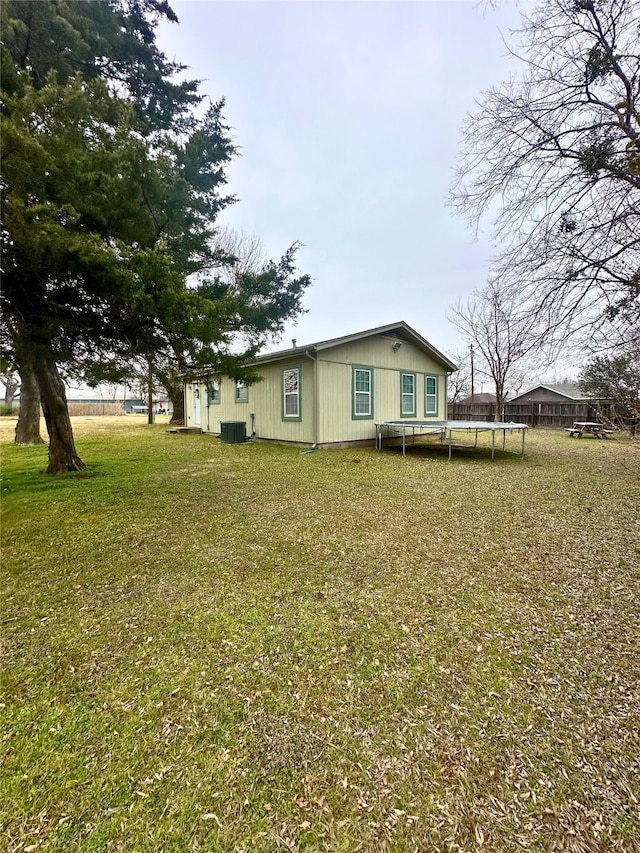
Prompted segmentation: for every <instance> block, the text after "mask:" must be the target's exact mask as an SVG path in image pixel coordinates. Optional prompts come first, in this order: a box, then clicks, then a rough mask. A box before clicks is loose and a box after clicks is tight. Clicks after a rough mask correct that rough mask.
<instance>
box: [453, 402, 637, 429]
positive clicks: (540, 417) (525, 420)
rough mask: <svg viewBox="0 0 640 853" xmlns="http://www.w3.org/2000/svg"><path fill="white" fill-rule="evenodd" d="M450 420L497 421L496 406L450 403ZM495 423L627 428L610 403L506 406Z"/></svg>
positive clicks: (515, 404)
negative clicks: (601, 424)
mask: <svg viewBox="0 0 640 853" xmlns="http://www.w3.org/2000/svg"><path fill="white" fill-rule="evenodd" d="M449 419H450V420H452V421H493V420H496V406H495V403H473V404H462V403H449ZM498 420H504V421H514V422H515V423H521V424H527V426H530V427H538V426H541V427H570V426H573V424H574V422H575V421H600V420H605V421H610V422H612V423H615V424H618V425H620V426H624V427H626V428H628V427H629V425H630V424H629V423H626V419H625V418H623V417H619V416H618V415H617V413H616V408H615V405H613V404H612V403H610V402H607V401H602V402H597V401H595V400H594V401H593V402H591V403H584V402H576V403H552V402H549V401H547V402H544V403H505V406H504V416H503V417H502V418H498Z"/></svg>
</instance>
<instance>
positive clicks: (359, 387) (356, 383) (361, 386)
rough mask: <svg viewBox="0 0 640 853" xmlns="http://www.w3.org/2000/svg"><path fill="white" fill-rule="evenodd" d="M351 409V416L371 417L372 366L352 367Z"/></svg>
mask: <svg viewBox="0 0 640 853" xmlns="http://www.w3.org/2000/svg"><path fill="white" fill-rule="evenodd" d="M352 386H353V411H352V417H353V418H354V419H356V418H372V417H373V368H371V367H356V366H355V365H354V367H353V374H352Z"/></svg>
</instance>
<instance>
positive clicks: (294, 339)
mask: <svg viewBox="0 0 640 853" xmlns="http://www.w3.org/2000/svg"><path fill="white" fill-rule="evenodd" d="M291 343H292V344H293V348H294V349H295V348H296V344H297V340H296V338H291Z"/></svg>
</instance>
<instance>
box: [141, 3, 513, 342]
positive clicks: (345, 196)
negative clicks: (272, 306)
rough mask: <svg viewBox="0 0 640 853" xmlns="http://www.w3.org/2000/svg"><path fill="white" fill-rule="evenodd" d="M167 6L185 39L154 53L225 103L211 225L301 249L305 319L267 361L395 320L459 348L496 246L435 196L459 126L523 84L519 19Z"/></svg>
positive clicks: (460, 10)
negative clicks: (307, 282)
mask: <svg viewBox="0 0 640 853" xmlns="http://www.w3.org/2000/svg"><path fill="white" fill-rule="evenodd" d="M171 5H172V7H173V8H174V10H175V11H176V13H177V15H178V17H179V19H180V24H179V25H174V24H173V25H163V26H162V27H161V29H160V30H159V39H158V41H159V45H160V48H161V49H162V50H163V51H164V52H165V53H166V54H167V55H168V56H169V58H171V59H176V60H177V61H179V62H182V63H184V64H186V65H188V66H189V76H190V77H196V78H198V79H200V80H201V81H202V84H201V90H202V92H204V93H206V94H207V95H208V96H209V97H210V98H211V99H212V100H218V99H220V98H221V97H224V98H226V108H225V116H226V119H227V121H228V123H229V124H230V125H231V127H232V129H233V136H234V139H235V141H236V143H237V145H238V146H239V148H240V156H239V157H237V158H236V160H235V161H234V163H233V164H232V165H231V166H230V167H229V168H228V172H227V174H228V179H229V190H230V192H232V193H233V194H235V195H237V196H238V199H239V200H238V202H237V204H235V205H233V206H232V207H231V208H229V209H228V210H227V211H225V213H224V214H223V216H222V217H221V220H220V222H221V224H227V225H229V226H232V227H233V228H235V229H239V230H243V231H245V232H247V233H249V234H253V235H256V236H257V237H259V238H260V239H261V240H262V241H263V243H264V245H265V248H266V250H267V252H268V253H269V256H270V257H274V258H277V257H280V255H282V253H283V252H284V251H285V249H286V248H287V247H288V246H290V245H291V244H292V243H293V242H294V241H300V242H301V243H302V244H303V248H301V249H300V251H299V254H298V262H299V268H300V270H301V271H302V272H304V273H309V274H310V275H311V276H312V279H313V285H312V287H311V288H310V290H309V291H308V293H307V296H306V298H305V308H306V309H307V313H306V314H304V315H303V316H302V317H300V319H299V320H298V321H297V323H296V324H295V325H293V324H290V325H289V326H288V327H287V330H286V333H285V336H284V338H283V340H282V341H281V342H280V344H279V345H278V347H284V346H290V343H291V338H296V339H297V342H298V344H305V343H313V342H316V341H321V340H325V339H327V338H332V337H337V336H339V335H343V334H349V333H351V332H357V331H361V330H363V329H368V328H372V327H375V326H379V325H384V324H386V323H391V322H394V321H397V320H405V321H406V322H407V323H409V325H411V326H413V327H414V328H415V329H416V331H418V332H419V333H420V334H422V335H423V336H424V337H426V338H427V339H428V340H429V341H430V342H431V343H432V344H433V345H434V346H436V347H437V348H438V349H440V350H442V351H443V352H446V353H447V354H449V355H452V354H453V353H454V352H455V351H456V350H461V349H462V348H463V346H464V345H463V342H462V340H461V338H460V336H459V334H458V333H457V331H456V330H455V328H454V327H453V326H452V325H451V324H450V323H449V322H448V320H447V316H446V315H447V309H448V306H449V305H451V304H452V303H453V302H455V301H456V300H457V299H458V298H465V297H467V296H468V295H470V294H471V292H472V291H473V290H474V289H475V288H477V287H481V286H482V285H483V284H484V282H485V281H486V276H487V264H488V260H489V258H490V255H491V245H490V243H489V239H488V234H485V235H484V236H482V235H481V237H480V238H479V239H478V241H476V240H475V238H474V235H473V233H472V232H471V231H470V230H469V228H468V226H467V224H466V223H465V221H464V220H463V219H462V218H460V217H458V216H456V214H455V213H454V212H453V211H452V210H451V209H449V208H448V207H447V206H446V199H447V194H448V192H449V190H450V187H451V182H452V175H453V170H454V169H455V166H456V162H457V151H458V145H459V142H460V133H461V129H462V128H463V126H464V122H465V117H466V116H467V114H468V113H469V112H470V111H473V110H474V107H475V102H476V100H477V99H479V98H480V96H481V94H482V92H483V91H484V90H486V89H488V88H489V87H491V86H492V85H499V84H500V83H502V82H504V81H505V80H507V79H508V78H509V75H510V74H511V73H513V72H515V71H517V70H518V63H517V61H516V60H515V59H513V57H510V56H509V53H508V49H507V47H506V44H505V42H506V43H508V44H515V42H514V40H513V38H512V37H511V35H510V32H511V31H512V30H513V29H516V28H517V26H518V23H519V21H520V12H519V10H518V9H519V8H520V9H522V8H523V4H522V3H521V4H520V6H519V7H517V6H516V5H515V3H503V4H501V5H500V6H499V8H498V9H491V8H487V4H486V3H476V2H464V0H462V2H452V0H434V2H428V0H423V2H403V1H402V0H388V2H384V0H383V1H382V2H373V0H355V2H347V0H318V2H316V0H290V2H275V0H227V2H220V0H215V2H213V0H173V2H172V3H171ZM525 8H526V5H525ZM487 226H488V223H487ZM487 230H488V227H487ZM278 347H276V348H278Z"/></svg>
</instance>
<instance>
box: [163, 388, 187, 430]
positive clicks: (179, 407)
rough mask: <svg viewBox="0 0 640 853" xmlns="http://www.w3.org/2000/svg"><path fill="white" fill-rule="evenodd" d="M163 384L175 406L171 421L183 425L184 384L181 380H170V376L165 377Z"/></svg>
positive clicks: (172, 405) (172, 404) (173, 406)
mask: <svg viewBox="0 0 640 853" xmlns="http://www.w3.org/2000/svg"><path fill="white" fill-rule="evenodd" d="M163 384H164V388H165V390H166V392H167V396H168V397H169V399H170V400H171V407H172V408H173V412H172V414H171V420H170V421H169V423H171V424H176V425H177V426H182V425H183V424H184V386H183V385H182V383H181V382H170V381H169V379H168V377H165V381H164V383H163Z"/></svg>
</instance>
